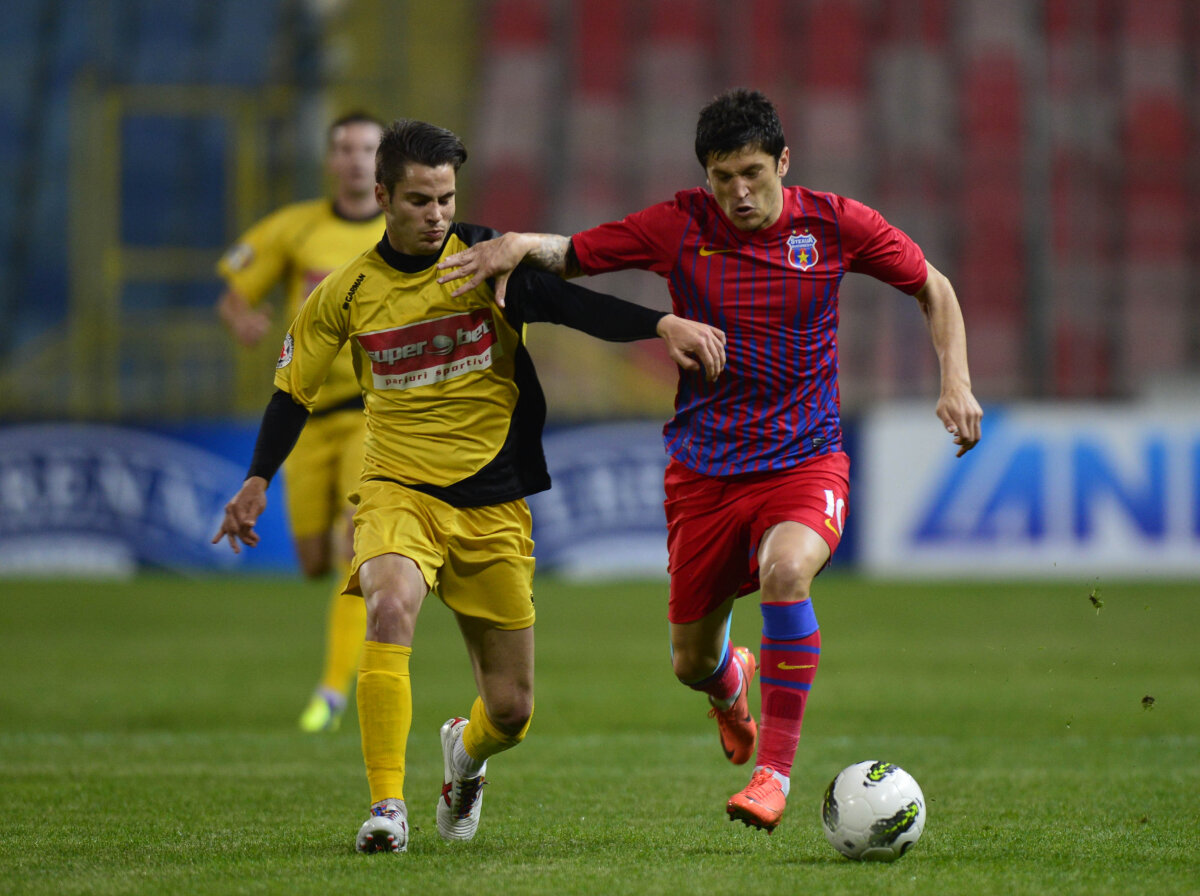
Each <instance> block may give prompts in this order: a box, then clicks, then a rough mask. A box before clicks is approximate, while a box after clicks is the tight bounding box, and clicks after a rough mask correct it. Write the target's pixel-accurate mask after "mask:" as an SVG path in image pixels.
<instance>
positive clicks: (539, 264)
mask: <svg viewBox="0 0 1200 896" xmlns="http://www.w3.org/2000/svg"><path fill="white" fill-rule="evenodd" d="M570 249H571V240H570V238H569V237H565V236H550V235H546V237H545V238H544V239H543V240H542V241H541V242H540V243H539V244H538V246H537V247H536V248H534V249H532V250H530V252H529V254H527V255H526V256H525V263H526V264H528V265H530V266H531V267H535V268H538V269H539V270H542V271H549V272H550V273H552V274H558V275H560V276H563V277H570V276H571V275H572V271H571V268H572V267H574V268H575V269H576V270H575V271H574V273H578V262H576V261H575V253H574V252H571V251H570ZM572 263H573V264H572Z"/></svg>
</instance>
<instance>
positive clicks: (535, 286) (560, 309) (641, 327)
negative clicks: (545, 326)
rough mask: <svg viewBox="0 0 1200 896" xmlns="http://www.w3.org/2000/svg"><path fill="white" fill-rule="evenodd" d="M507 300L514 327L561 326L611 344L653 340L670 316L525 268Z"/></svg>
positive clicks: (513, 279) (511, 282)
mask: <svg viewBox="0 0 1200 896" xmlns="http://www.w3.org/2000/svg"><path fill="white" fill-rule="evenodd" d="M508 296H509V303H508V306H509V307H508V308H507V309H506V314H507V316H508V318H509V321H510V322H511V323H513V324H514V325H519V324H522V323H535V322H538V321H544V322H546V323H552V324H562V325H563V326H567V327H571V328H572V329H575V330H581V331H583V332H584V333H587V334H588V335H589V336H595V337H596V338H598V339H605V340H607V341H609V342H633V341H634V340H637V339H653V338H654V337H656V336H657V335H658V329H657V328H658V322H659V321H660V320H662V319H663V318H664V317H666V314H667V313H666V312H665V311H655V310H653V309H652V308H647V307H645V306H644V305H638V304H637V303H636V302H628V301H626V300H625V299H618V298H617V297H616V296H611V295H609V294H608V293H603V292H596V291H595V290H591V289H588V288H587V287H584V286H580V285H579V284H577V283H570V282H568V281H566V280H563V279H562V278H561V277H556V276H554V275H553V274H547V273H544V272H542V271H538V270H534V269H532V268H529V267H526V266H525V265H518V266H517V268H516V270H515V271H513V274H512V277H511V278H510V279H509V285H508ZM513 299H515V300H516V301H513ZM514 318H516V319H514Z"/></svg>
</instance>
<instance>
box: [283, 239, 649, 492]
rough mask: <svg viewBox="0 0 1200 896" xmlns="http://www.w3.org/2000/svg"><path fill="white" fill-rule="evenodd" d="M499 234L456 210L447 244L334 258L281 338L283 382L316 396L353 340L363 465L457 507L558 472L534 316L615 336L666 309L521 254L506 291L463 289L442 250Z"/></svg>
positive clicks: (308, 401)
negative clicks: (459, 219) (425, 250)
mask: <svg viewBox="0 0 1200 896" xmlns="http://www.w3.org/2000/svg"><path fill="white" fill-rule="evenodd" d="M494 236H498V234H497V233H496V232H495V231H493V230H489V229H487V228H483V227H477V226H474V225H470V224H457V223H456V224H453V225H452V226H451V229H450V232H449V234H448V235H447V238H446V241H445V243H444V245H443V246H442V249H441V252H440V253H439V254H438V255H429V256H410V255H402V254H400V253H398V252H396V251H395V250H394V249H392V248H391V245H390V244H389V243H388V241H387V238H386V237H385V238H384V239H383V240H381V241H380V242H379V244H378V245H377V246H376V247H375V248H374V249H371V250H369V251H367V252H364V253H362V254H361V255H359V256H358V257H357V258H354V259H353V260H352V261H350V262H349V263H348V264H346V265H344V266H343V267H341V268H339V269H338V270H336V271H334V272H333V273H332V274H331V275H330V276H329V277H327V278H326V279H325V280H324V281H323V282H322V283H321V284H320V286H318V287H317V289H316V290H315V291H314V292H313V293H312V295H311V296H310V297H309V299H308V301H307V302H305V304H304V307H303V308H301V309H300V314H299V315H298V316H297V317H296V320H295V321H294V322H293V324H292V327H291V329H290V330H289V331H288V333H287V336H286V337H285V339H284V346H283V351H282V352H281V353H280V357H279V363H278V366H277V369H276V372H275V385H276V386H277V387H278V388H279V389H282V390H283V391H285V392H287V393H289V394H290V395H291V397H292V399H293V400H294V401H295V402H296V403H297V404H300V405H302V406H303V407H305V408H307V409H308V410H310V411H311V410H313V408H314V407H316V402H317V398H318V395H319V394H320V393H321V392H322V391H323V387H322V383H323V382H324V380H325V376H326V374H327V373H328V371H329V370H330V368H331V366H332V364H333V362H334V359H335V358H336V357H338V354H339V352H341V351H342V350H343V346H344V345H345V344H346V343H349V345H350V349H351V352H352V357H353V364H354V371H355V374H356V376H357V378H358V385H359V387H360V388H361V389H362V392H363V396H364V401H365V404H366V413H367V438H366V450H365V459H364V464H363V478H364V480H367V479H387V480H391V481H395V482H399V483H401V484H403V485H407V486H410V487H413V488H416V489H418V490H421V491H424V492H426V493H428V494H432V495H433V496H434V497H437V498H440V499H442V500H445V501H447V502H448V503H450V504H453V505H455V506H460V507H473V506H483V505H487V504H497V503H501V502H503V501H511V500H515V499H516V498H519V497H524V496H525V495H528V494H532V493H533V492H537V491H542V490H543V489H546V488H548V487H549V485H550V479H549V475H548V473H547V471H546V464H545V457H544V455H543V452H542V445H541V435H542V427H543V425H544V423H545V417H546V404H545V398H544V397H543V394H542V390H541V386H540V384H539V383H538V381H537V374H536V372H535V370H534V367H533V362H532V360H531V359H530V357H529V354H528V352H527V351H526V349H525V346H524V342H523V335H524V327H525V324H526V323H531V322H534V321H548V322H551V323H561V324H566V325H567V326H571V327H574V328H576V329H580V330H583V331H584V332H587V333H591V334H592V335H594V336H598V337H600V338H603V339H608V340H611V341H629V340H634V339H647V338H651V337H653V336H655V335H656V327H657V324H658V321H659V319H660V318H661V317H662V316H663V313H662V312H658V311H653V310H651V309H649V308H644V307H642V306H640V305H635V304H633V303H631V302H625V301H622V300H621V299H617V298H614V297H612V296H608V295H605V294H603V293H597V292H593V291H591V290H589V289H585V288H584V287H582V286H578V285H576V284H572V283H568V282H566V281H564V280H562V279H561V278H559V277H553V276H550V275H548V274H543V273H541V272H538V271H533V270H530V269H528V268H525V267H524V266H521V267H518V268H517V270H516V271H514V272H513V275H512V276H511V277H510V279H509V284H508V288H507V293H506V305H505V307H504V308H503V309H501V308H499V307H498V306H497V305H496V304H495V292H494V290H493V287H492V284H491V282H490V281H489V282H487V283H483V284H480V285H479V286H477V287H476V288H474V289H472V290H470V291H469V292H467V293H465V294H463V295H461V296H458V297H454V296H452V295H451V294H450V293H451V291H452V290H453V289H455V288H456V285H455V284H446V285H443V284H440V283H438V282H437V279H438V276H439V273H440V272H439V271H438V269H437V262H438V261H439V260H440V258H441V257H442V256H443V255H449V254H453V253H455V252H459V251H461V250H462V249H464V248H466V247H467V246H469V245H472V244H473V243H475V242H478V241H480V240H483V239H490V238H492V237H494Z"/></svg>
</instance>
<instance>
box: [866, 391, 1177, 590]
mask: <svg viewBox="0 0 1200 896" xmlns="http://www.w3.org/2000/svg"><path fill="white" fill-rule="evenodd" d="M862 423H863V426H862V429H861V438H860V441H859V449H858V451H857V456H856V457H855V459H854V460H855V463H856V467H857V470H856V472H857V474H858V483H859V487H858V491H857V494H854V495H852V496H851V508H852V510H851V519H852V521H853V525H854V526H856V527H858V532H859V535H860V539H859V560H860V564H861V568H862V569H863V570H864V571H865V572H869V573H872V574H878V575H903V576H914V577H917V576H939V575H941V576H949V575H953V576H981V577H982V576H987V577H997V576H1002V577H1033V576H1037V577H1047V576H1061V577H1066V576H1070V577H1082V578H1084V579H1088V580H1090V579H1093V578H1095V577H1099V576H1114V575H1116V576H1120V575H1127V576H1133V577H1145V576H1157V577H1177V578H1186V577H1193V576H1195V577H1200V406H1197V405H1182V406H1178V407H1162V406H1157V405H1156V406H1152V407H1150V406H1148V407H1145V408H1142V407H1133V408H1131V407H1114V406H1094V407H1091V406H1080V405H1027V406H1022V405H1017V406H1012V407H1007V408H989V409H988V410H987V416H986V417H985V418H984V438H983V441H982V442H981V443H980V444H979V446H978V447H976V448H975V450H973V451H971V452H968V453H967V454H966V455H965V456H964V457H962V458H955V456H954V453H955V449H954V447H953V446H952V444H951V442H950V439H949V436H947V434H946V433H945V432H944V431H943V430H942V428H941V426H940V424H939V423H938V421H937V419H936V418H935V417H934V416H933V414H932V412H931V407H930V404H929V403H928V402H926V403H922V404H920V405H912V406H904V405H889V406H885V407H882V408H879V409H877V410H875V411H873V412H871V413H869V414H868V415H866V417H865V418H864V419H863V420H862Z"/></svg>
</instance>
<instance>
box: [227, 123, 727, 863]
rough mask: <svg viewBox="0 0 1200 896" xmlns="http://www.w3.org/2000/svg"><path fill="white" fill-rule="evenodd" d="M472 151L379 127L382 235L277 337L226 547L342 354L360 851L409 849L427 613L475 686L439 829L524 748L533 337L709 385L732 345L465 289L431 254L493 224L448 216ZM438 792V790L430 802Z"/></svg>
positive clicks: (525, 277) (240, 537)
mask: <svg viewBox="0 0 1200 896" xmlns="http://www.w3.org/2000/svg"><path fill="white" fill-rule="evenodd" d="M466 155H467V153H466V149H465V148H464V147H463V145H462V143H461V142H460V141H459V140H458V138H457V137H456V136H455V135H454V134H452V133H450V132H449V131H446V130H444V129H443V128H438V127H435V126H433V125H429V124H426V123H424V122H419V121H399V122H396V123H394V124H393V125H392V126H391V127H390V128H388V129H387V131H385V132H384V135H383V138H382V141H381V143H380V147H379V153H378V161H377V165H376V180H377V182H378V183H377V185H376V188H375V191H376V197H377V199H378V201H379V204H380V206H381V207H382V208H383V210H384V217H385V219H386V221H387V234H386V238H385V239H383V240H381V241H380V242H379V244H378V245H377V246H376V247H375V248H374V249H372V250H370V251H368V252H365V253H363V254H362V255H361V256H359V257H358V258H356V259H354V260H353V261H351V262H350V263H349V264H347V265H346V266H344V267H343V268H341V269H339V270H338V271H335V272H334V273H333V274H331V275H330V276H329V278H327V279H326V280H325V281H324V282H323V283H322V284H321V285H320V286H319V287H318V288H317V290H316V291H315V292H314V293H313V295H312V296H311V297H310V298H309V300H308V302H307V303H306V304H305V305H304V307H303V308H302V309H301V311H300V315H299V317H297V318H296V320H295V322H294V323H293V324H292V327H291V329H290V330H289V331H288V334H287V337H286V338H285V340H284V347H283V351H282V353H281V354H280V358H279V366H278V369H277V371H276V375H275V385H276V387H277V391H276V392H275V394H274V396H273V397H272V399H271V401H270V403H269V404H268V406H267V410H266V412H265V414H264V415H263V423H262V427H261V429H260V430H259V437H258V442H257V444H256V446H255V451H254V458H253V460H252V461H251V464H250V469H249V472H248V474H247V477H246V480H245V482H244V483H243V484H242V487H241V489H240V490H239V491H238V493H237V494H236V495H235V496H234V497H233V499H232V500H230V502H229V503H228V504H227V505H226V507H225V517H224V520H223V522H222V525H221V528H220V530H219V531H218V532H217V535H216V537H215V538H214V539H213V541H214V542H217V541H219V540H220V539H221V538H223V537H228V538H229V542H230V545H231V546H232V547H233V549H234V550H235V551H236V550H239V547H238V544H239V541H240V542H242V543H244V544H247V545H251V546H252V545H254V544H257V542H258V535H257V534H256V533H255V531H254V524H255V521H256V520H257V519H258V517H259V515H260V514H261V513H262V510H263V508H264V507H265V506H266V489H267V485H268V482H269V480H270V478H271V476H272V475H273V473H274V472H275V470H276V469H277V468H278V466H279V463H280V462H281V461H282V460H283V458H284V457H285V456H286V455H287V452H288V450H289V448H290V447H291V445H292V443H293V441H294V440H295V438H296V436H297V435H298V434H299V433H300V431H301V430H302V429H303V427H304V424H305V419H306V418H307V417H308V413H309V410H310V409H311V408H312V407H313V406H314V401H315V399H316V396H317V395H318V389H319V388H320V387H321V383H322V382H323V381H324V379H325V376H326V373H327V372H328V370H329V368H330V366H331V364H332V363H333V360H334V358H335V357H336V355H337V353H338V352H339V351H340V350H341V348H342V346H343V345H345V344H346V343H349V344H350V346H351V348H352V351H353V352H354V361H355V369H356V370H357V371H358V375H359V383H360V385H361V386H362V388H363V393H364V396H365V400H366V416H367V421H368V427H367V429H368V434H367V442H366V458H365V462H364V466H363V479H362V482H361V483H360V485H359V488H358V492H357V494H356V495H355V500H356V502H357V505H358V509H357V511H356V512H355V516H354V525H355V535H354V547H355V556H354V562H353V565H352V566H351V570H350V576H349V579H348V581H347V586H346V589H347V591H348V592H349V593H352V594H362V595H363V597H364V598H365V602H366V606H367V640H366V645H365V649H364V651H363V660H362V666H361V669H360V672H359V678H358V718H359V724H360V727H361V730H362V747H363V759H364V761H365V764H366V771H367V783H368V785H369V788H370V792H371V801H372V806H371V812H370V816H369V817H368V819H367V821H366V822H365V823H364V824H363V825H362V827H361V828H360V829H359V833H358V837H357V841H356V846H357V848H358V849H359V850H360V851H362V852H376V851H391V852H403V851H404V850H405V849H406V848H407V844H408V833H409V824H408V809H407V806H406V804H405V802H404V780H405V754H406V745H407V740H408V731H409V727H410V725H411V722H412V689H411V686H410V683H409V658H410V657H411V655H412V643H413V633H414V630H415V627H416V619H417V614H418V612H419V611H420V608H421V605H422V602H423V601H424V599H425V597H426V596H427V595H428V594H430V593H436V594H437V596H438V597H439V598H440V599H441V600H442V602H443V603H445V604H446V605H447V606H448V607H449V608H450V609H451V610H452V611H453V612H454V614H455V616H456V619H457V621H458V625H459V628H460V630H461V632H462V634H463V640H464V642H465V644H466V648H467V654H468V656H469V658H470V660H471V664H472V668H473V671H474V675H475V682H476V686H477V688H478V697H477V698H476V699H475V700H474V702H473V704H472V706H471V709H470V711H469V713H468V714H467V717H459V716H455V717H452V718H451V719H449V720H448V721H447V722H446V723H445V724H444V725H443V726H442V729H441V742H442V761H443V787H442V792H441V794H440V796H439V798H438V799H437V812H436V817H437V829H438V833H439V834H440V835H441V836H442V837H443V838H445V839H448V840H470V839H471V838H472V837H474V835H475V832H476V829H477V827H478V825H479V817H480V810H481V807H482V793H483V781H484V773H485V770H486V765H487V760H488V759H489V758H490V757H491V756H494V755H495V754H497V753H500V752H501V751H503V750H507V749H509V748H511V747H514V746H516V745H517V744H518V743H520V742H521V741H522V740H523V739H524V737H525V734H526V731H527V730H528V727H529V722H530V719H531V717H532V715H533V623H534V609H533V565H534V563H533V556H532V553H533V541H532V539H531V537H530V533H531V529H532V521H531V519H530V514H529V507H528V505H527V504H526V502H525V496H526V495H529V494H533V493H534V492H538V491H542V490H544V489H546V488H549V486H550V477H549V474H548V472H547V470H546V461H545V456H544V454H543V451H542V444H541V434H542V426H543V424H544V422H545V415H546V406H545V399H544V396H543V394H542V390H541V387H540V386H539V384H538V380H537V374H536V373H535V371H534V367H533V362H532V360H531V358H530V356H529V353H528V352H527V350H526V348H525V345H524V335H523V334H524V328H525V325H526V324H527V323H530V322H534V321H549V322H553V323H560V324H566V325H568V326H571V327H574V328H576V329H579V330H582V331H584V332H587V333H589V334H591V335H593V336H597V337H600V338H604V339H608V340H614V341H625V340H633V339H647V338H651V337H653V336H655V335H658V336H661V337H662V338H663V339H664V341H665V342H666V344H667V350H668V353H669V354H670V356H671V358H672V359H673V360H674V361H675V362H676V363H678V364H680V365H681V366H683V367H684V368H686V369H689V370H699V369H700V368H703V369H704V371H705V374H706V375H707V376H708V377H709V378H710V379H714V378H716V377H717V375H718V374H719V373H720V371H721V369H722V367H723V366H724V362H725V353H724V334H723V333H722V332H721V331H720V330H718V329H716V328H714V327H711V326H708V325H705V324H697V323H694V322H692V321H688V320H684V319H682V318H679V317H676V316H675V315H673V314H666V313H663V312H659V311H652V310H650V309H649V308H644V307H642V306H640V305H635V304H632V303H630V302H624V301H622V300H620V299H617V298H614V297H613V296H608V295H604V294H602V293H595V292H592V291H591V290H587V289H584V288H582V287H579V286H576V285H574V284H570V283H567V282H565V281H563V280H562V279H560V278H557V277H552V276H548V275H546V274H543V273H541V272H538V271H534V270H532V269H529V268H525V267H519V268H517V270H515V271H514V272H513V274H512V276H511V278H510V279H509V281H508V287H507V295H508V301H507V303H506V305H505V307H504V308H503V309H501V308H499V307H498V306H497V305H496V304H495V301H494V298H495V293H494V290H493V288H492V285H491V283H487V282H485V283H481V284H480V285H479V286H477V287H476V288H474V289H472V290H469V291H467V292H465V293H464V294H463V295H461V296H457V297H456V296H452V295H451V294H450V289H449V288H448V287H445V286H442V285H441V284H439V283H438V282H437V278H438V270H437V263H438V261H439V260H440V259H441V258H442V257H444V256H445V255H448V254H453V253H455V252H458V251H461V250H462V249H464V248H466V247H467V246H470V245H473V244H474V243H476V242H479V241H481V240H486V239H490V238H492V237H494V236H497V235H498V234H497V233H496V231H494V230H491V229H489V228H485V227H478V226H475V225H471V224H461V223H456V222H455V221H454V211H455V189H456V187H455V185H456V175H457V171H458V168H459V166H460V165H461V164H462V163H463V162H464V161H465V160H466ZM431 796H432V794H431Z"/></svg>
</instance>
